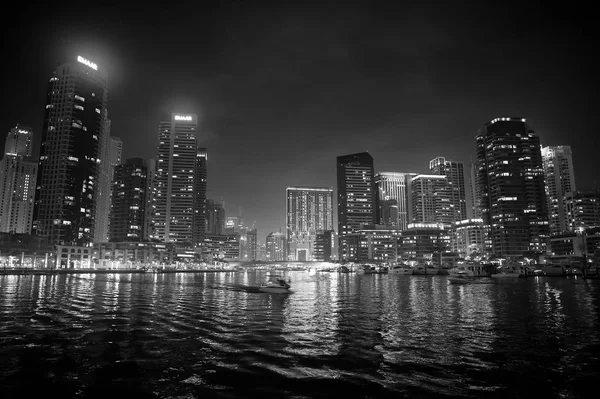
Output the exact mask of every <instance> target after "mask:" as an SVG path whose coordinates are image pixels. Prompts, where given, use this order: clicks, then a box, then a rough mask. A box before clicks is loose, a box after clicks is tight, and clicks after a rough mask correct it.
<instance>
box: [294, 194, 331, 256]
mask: <svg viewBox="0 0 600 399" xmlns="http://www.w3.org/2000/svg"><path fill="white" fill-rule="evenodd" d="M286 199H287V200H286V215H287V216H286V219H287V242H288V257H289V259H290V260H312V258H313V251H314V242H315V239H316V236H317V232H318V231H320V230H332V229H333V189H332V188H318V187H288V188H287V189H286Z"/></svg>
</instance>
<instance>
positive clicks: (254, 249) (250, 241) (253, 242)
mask: <svg viewBox="0 0 600 399" xmlns="http://www.w3.org/2000/svg"><path fill="white" fill-rule="evenodd" d="M246 239H247V243H246V254H247V256H248V257H247V259H246V260H251V261H256V260H258V232H257V231H256V229H252V230H249V231H248V232H247V233H246Z"/></svg>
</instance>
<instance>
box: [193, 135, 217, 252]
mask: <svg viewBox="0 0 600 399" xmlns="http://www.w3.org/2000/svg"><path fill="white" fill-rule="evenodd" d="M207 178H208V154H207V152H206V148H201V147H199V148H198V150H197V151H196V176H195V177H194V180H195V181H196V185H195V187H194V190H195V195H196V199H195V206H194V236H193V243H194V246H197V245H199V244H200V243H202V242H203V241H204V235H205V234H206V232H207V219H208V214H207V212H208V209H207V199H206V188H207ZM224 212H225V210H223V213H224ZM223 218H225V216H224V215H223ZM222 224H223V225H224V224H225V222H223V223H222ZM218 234H222V232H220V233H218Z"/></svg>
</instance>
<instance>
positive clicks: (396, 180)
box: [375, 172, 418, 230]
mask: <svg viewBox="0 0 600 399" xmlns="http://www.w3.org/2000/svg"><path fill="white" fill-rule="evenodd" d="M417 174H418V173H397V172H379V173H378V174H376V175H375V184H376V186H377V198H378V200H379V201H386V200H396V205H397V206H398V222H397V226H398V228H399V229H400V230H405V229H406V228H407V226H408V224H409V223H411V221H410V219H409V213H410V210H409V207H408V193H409V192H410V186H409V185H410V178H411V177H412V176H416V175H417Z"/></svg>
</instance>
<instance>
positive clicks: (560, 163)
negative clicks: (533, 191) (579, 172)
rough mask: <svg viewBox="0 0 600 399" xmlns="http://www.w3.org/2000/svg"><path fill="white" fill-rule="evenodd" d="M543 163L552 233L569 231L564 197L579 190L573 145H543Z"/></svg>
mask: <svg viewBox="0 0 600 399" xmlns="http://www.w3.org/2000/svg"><path fill="white" fill-rule="evenodd" d="M542 165H543V167H544V177H545V179H546V202H547V204H548V222H549V226H550V234H558V233H562V232H565V231H567V216H566V212H565V204H564V197H565V195H566V194H567V193H570V192H574V191H577V188H576V186H575V171H574V169H573V155H572V153H571V147H569V146H567V145H560V146H553V147H543V148H542Z"/></svg>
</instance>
